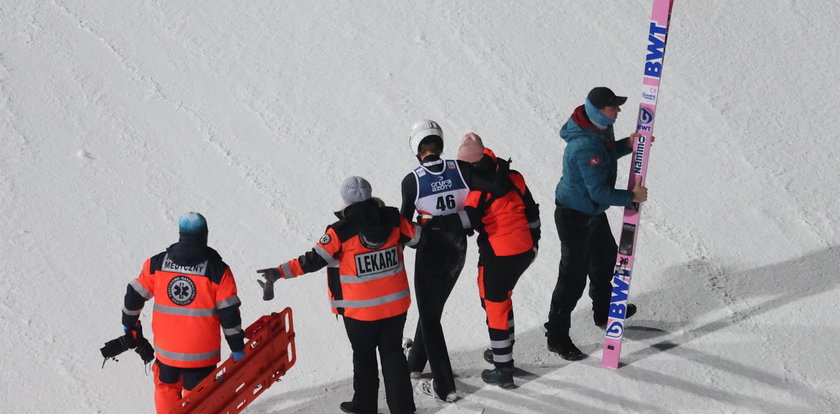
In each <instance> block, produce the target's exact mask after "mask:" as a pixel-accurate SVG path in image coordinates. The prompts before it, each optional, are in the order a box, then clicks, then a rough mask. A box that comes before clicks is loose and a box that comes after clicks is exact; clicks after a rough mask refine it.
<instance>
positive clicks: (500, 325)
mask: <svg viewBox="0 0 840 414" xmlns="http://www.w3.org/2000/svg"><path fill="white" fill-rule="evenodd" d="M535 257H536V253H535V252H534V251H533V250H529V251H527V252H525V253H522V254H517V255H514V256H491V255H481V256H479V259H478V293H479V296H480V297H481V307H482V308H484V312H485V315H486V320H485V322H486V323H487V331H488V334H489V336H490V348H491V349H492V350H493V364H494V365H495V366H496V367H497V368H512V367H513V343H514V341H515V335H514V333H515V329H514V323H513V301H512V299H511V297H512V296H513V288H514V287H516V283H517V282H518V281H519V278H520V277H521V276H522V274H523V273H525V270H526V269H528V266H530V265H531V263H532V262H533V261H534V258H535Z"/></svg>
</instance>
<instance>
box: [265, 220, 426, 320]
mask: <svg viewBox="0 0 840 414" xmlns="http://www.w3.org/2000/svg"><path fill="white" fill-rule="evenodd" d="M377 208H380V207H377ZM382 209H383V210H386V209H387V211H385V212H384V213H383V214H382V217H383V220H384V221H383V222H381V223H377V225H378V226H380V227H382V229H384V230H385V231H387V233H384V237H383V239H381V240H382V241H378V242H374V241H371V240H369V239H368V237H366V236H365V232H364V230H363V227H359V226H358V225H356V224H353V223H348V222H344V221H339V222H338V223H336V224H334V225H331V226H329V227H327V230H326V232H325V233H324V235H323V236H322V237H321V239H320V240H319V241H318V243H317V244H316V245H315V248H314V249H313V251H314V252H315V253H316V254H317V255H318V256H320V257H321V259H323V261H324V262H326V264H327V266H329V270H328V294H329V300H330V306H331V307H332V311H333V313H335V314H341V315H344V316H346V317H348V318H353V319H357V320H362V321H375V320H380V319H385V318H390V317H392V316H396V315H399V314H402V313H405V312H406V311H408V307H409V305H410V304H411V292H410V290H409V285H408V277H407V275H406V271H405V263H404V260H403V252H402V250H403V245H405V246H409V247H413V246H415V245H416V244H417V243H418V242H419V239H420V231H421V230H420V227H419V226H416V225H415V224H413V223H411V222H409V221H408V220H406V219H405V218H403V217H402V216H400V215H399V212H398V211H397V210H396V209H395V208H392V207H383V208H382ZM302 260H304V261H305V260H307V258H306V256H301V257H300V258H298V259H293V260H291V261H289V262H287V263H284V264H283V265H281V266H280V267H281V268H282V269H283V272H287V271H288V272H290V273H291V274H292V275H294V276H299V275H302V274H304V273H307V271H305V270H304V266H303V265H302V262H301V261H302ZM310 271H311V270H310Z"/></svg>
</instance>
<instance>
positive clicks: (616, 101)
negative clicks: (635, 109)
mask: <svg viewBox="0 0 840 414" xmlns="http://www.w3.org/2000/svg"><path fill="white" fill-rule="evenodd" d="M586 97H587V98H589V102H592V105H595V107H596V108H598V109H603V108H604V107H605V106H621V105H624V103H625V102H627V97H626V96H616V95H615V93H613V91H611V90H610V88H607V87H604V86H599V87H597V88H592V90H591V91H589V95H587V96H586Z"/></svg>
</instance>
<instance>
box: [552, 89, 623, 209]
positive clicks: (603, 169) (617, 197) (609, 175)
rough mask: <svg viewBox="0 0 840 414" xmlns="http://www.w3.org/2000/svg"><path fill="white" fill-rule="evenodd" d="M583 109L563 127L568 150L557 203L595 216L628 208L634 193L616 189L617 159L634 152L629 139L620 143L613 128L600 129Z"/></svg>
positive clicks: (576, 112)
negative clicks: (610, 208) (628, 142)
mask: <svg viewBox="0 0 840 414" xmlns="http://www.w3.org/2000/svg"><path fill="white" fill-rule="evenodd" d="M583 108H584V107H583V105H581V106H579V107H578V108H577V109H575V112H574V113H573V114H572V116H571V117H570V118H569V120H568V121H567V122H566V124H565V125H563V127H562V128H560V137H561V138H563V140H564V141H566V150H565V152H564V153H563V176H562V177H561V178H560V182H559V183H557V189H556V190H555V201H556V203H557V204H558V205H562V206H563V207H567V208H571V209H574V210H577V211H580V212H583V213H586V214H589V215H593V216H594V215H597V214H601V213H603V212H604V211H606V210H607V208H609V207H610V206H628V205H630V204H631V203H632V202H633V192H631V191H629V190H619V189H616V188H615V180H616V174H617V170H618V163H617V160H618V158H621V157H623V156H625V155H627V154H629V153H630V152H631V151H630V149H629V148H627V139H628V138H624V139H621V140H619V141H616V140H615V134H614V133H613V128H612V126H610V127H608V128H607V129H606V130H604V131H601V130H599V129H598V128H597V127H596V126H595V125H594V124H592V122H591V121H590V120H589V118H588V117H587V116H586V112H585V110H584V109H583Z"/></svg>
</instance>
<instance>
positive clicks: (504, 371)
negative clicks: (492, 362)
mask: <svg viewBox="0 0 840 414" xmlns="http://www.w3.org/2000/svg"><path fill="white" fill-rule="evenodd" d="M481 379H482V380H484V382H485V383H487V384H491V385H498V386H500V387H502V388H504V389H506V390H509V389H511V388H516V384H514V383H513V368H503V367H497V368H495V369H485V370H484V371H481Z"/></svg>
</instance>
